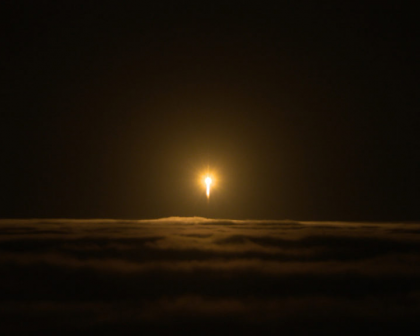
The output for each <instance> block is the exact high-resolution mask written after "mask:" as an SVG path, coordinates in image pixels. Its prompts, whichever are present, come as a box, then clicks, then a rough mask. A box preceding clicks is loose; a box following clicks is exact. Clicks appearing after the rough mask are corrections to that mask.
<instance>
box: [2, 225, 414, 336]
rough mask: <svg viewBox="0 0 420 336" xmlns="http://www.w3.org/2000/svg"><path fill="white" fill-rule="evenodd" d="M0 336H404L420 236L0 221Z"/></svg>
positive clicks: (367, 229)
mask: <svg viewBox="0 0 420 336" xmlns="http://www.w3.org/2000/svg"><path fill="white" fill-rule="evenodd" d="M0 288H1V290H0V295H1V297H0V334H1V335H12V334H13V335H14V334H16V335H27V334H35V333H37V334H41V333H44V334H45V333H49V334H56V335H84V334H89V335H92V334H101V335H103V334H112V335H116V334H120V335H124V334H133V335H145V334H150V335H166V334H169V335H171V334H179V333H184V334H191V335H216V334H218V335H220V334H222V335H248V334H249V335H254V334H255V335H311V334H324V335H326V334H327V335H395V334H402V335H409V334H416V333H417V332H419V331H420V225H419V224H413V223H407V224H398V223H392V224H390V223H382V224H381V223H321V222H316V223H302V222H293V221H231V220H207V219H202V218H168V219H161V220H150V221H123V220H117V221H113V220H0Z"/></svg>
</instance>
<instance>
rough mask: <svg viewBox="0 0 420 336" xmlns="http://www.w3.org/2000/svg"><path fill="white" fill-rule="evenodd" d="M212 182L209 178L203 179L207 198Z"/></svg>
mask: <svg viewBox="0 0 420 336" xmlns="http://www.w3.org/2000/svg"><path fill="white" fill-rule="evenodd" d="M212 182H213V181H212V179H211V177H210V176H207V177H206V178H205V179H204V183H205V184H206V186H207V191H206V194H207V198H210V185H211V183H212Z"/></svg>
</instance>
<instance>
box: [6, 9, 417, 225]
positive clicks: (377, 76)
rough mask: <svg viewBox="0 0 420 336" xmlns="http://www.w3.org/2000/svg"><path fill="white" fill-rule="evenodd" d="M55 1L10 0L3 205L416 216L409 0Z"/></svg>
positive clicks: (43, 209)
mask: <svg viewBox="0 0 420 336" xmlns="http://www.w3.org/2000/svg"><path fill="white" fill-rule="evenodd" d="M59 3H60V4H57V2H52V1H51V2H48V1H27V2H10V4H8V5H5V4H4V2H3V4H2V5H1V13H2V14H1V16H2V29H1V33H0V34H1V41H2V42H1V46H2V52H1V56H0V57H1V79H2V98H1V115H0V118H1V119H0V127H1V143H0V145H1V146H0V151H1V152H0V155H1V168H0V185H1V191H2V193H1V194H2V196H1V205H0V217H3V218H5V217H6V218H7V217H70V218H92V217H102V218H109V217H111V218H156V217H164V216H170V215H173V216H194V215H197V216H211V217H219V218H220V217H224V218H278V219H281V218H292V219H302V220H392V221H393V220H404V221H406V220H408V221H410V220H419V219H420V213H419V210H418V208H419V207H418V204H419V201H420V199H419V196H418V187H419V182H420V181H419V177H418V171H419V170H420V161H419V158H418V157H419V155H418V152H419V149H420V148H419V147H420V146H419V145H420V137H419V134H418V125H419V121H420V120H419V116H418V107H419V104H418V98H417V97H416V96H415V93H417V92H416V91H418V90H415V88H417V87H418V83H417V81H418V79H417V78H415V75H414V65H415V64H416V54H415V45H416V44H417V42H418V36H416V33H415V31H416V27H415V25H416V24H415V23H414V22H415V21H416V20H417V18H416V17H415V15H414V13H415V12H414V11H412V10H411V9H410V8H406V7H405V4H404V3H403V2H397V1H395V2H393V3H392V2H386V1H385V2H377V3H376V4H375V5H373V4H372V5H366V4H365V2H363V4H357V2H356V3H352V4H350V5H349V4H346V5H343V4H341V2H335V3H332V2H331V3H328V2H322V4H319V3H316V2H313V1H307V2H294V4H293V6H291V5H284V4H283V5H281V6H280V5H270V6H269V5H265V4H264V3H263V2H260V1H259V2H255V3H254V4H253V5H244V4H240V5H239V4H233V3H232V2H229V1H225V2H223V4H218V3H217V2H198V3H195V4H193V5H191V4H187V3H186V2H176V3H175V2H172V1H150V4H149V1H139V2H138V3H137V2H132V3H130V2H124V3H123V4H121V3H120V2H114V3H113V4H111V3H110V2H106V3H105V2H100V5H98V4H99V3H98V2H86V1H84V2H82V3H81V4H80V3H79V4H78V3H77V2H73V1H71V2H65V3H64V2H59ZM116 4H118V5H116ZM207 164H210V166H211V168H214V170H216V171H217V172H218V176H219V180H220V183H219V188H218V189H215V190H214V193H213V195H212V199H211V204H210V209H208V208H207V206H206V202H205V196H204V188H200V187H199V186H198V185H197V181H196V180H197V173H200V171H202V170H203V169H204V168H205V167H206V166H207Z"/></svg>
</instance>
